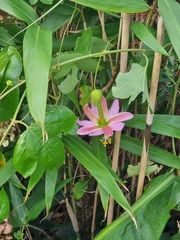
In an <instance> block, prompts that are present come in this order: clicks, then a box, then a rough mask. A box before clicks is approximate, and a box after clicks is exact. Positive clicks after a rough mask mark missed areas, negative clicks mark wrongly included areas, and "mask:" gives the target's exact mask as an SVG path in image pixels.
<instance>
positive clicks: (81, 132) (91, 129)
mask: <svg viewBox="0 0 180 240" xmlns="http://www.w3.org/2000/svg"><path fill="white" fill-rule="evenodd" d="M99 129H100V128H99V127H98V126H93V127H82V128H80V129H79V130H78V131H77V134H79V135H90V134H92V133H94V132H95V131H97V130H99Z"/></svg>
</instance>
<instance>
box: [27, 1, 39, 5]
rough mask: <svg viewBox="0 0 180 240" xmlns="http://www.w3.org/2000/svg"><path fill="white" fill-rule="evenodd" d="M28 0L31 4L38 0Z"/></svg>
mask: <svg viewBox="0 0 180 240" xmlns="http://www.w3.org/2000/svg"><path fill="white" fill-rule="evenodd" d="M29 2H30V4H31V5H34V4H36V3H37V2H38V0H29Z"/></svg>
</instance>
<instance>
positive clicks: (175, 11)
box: [158, 0, 180, 59]
mask: <svg viewBox="0 0 180 240" xmlns="http://www.w3.org/2000/svg"><path fill="white" fill-rule="evenodd" d="M158 7H159V10H160V14H161V15H162V18H163V21H164V24H165V27H166V30H167V32H168V35H169V38H170V40H171V43H172V44H173V47H174V49H175V51H176V53H177V55H178V58H179V59H180V48H179V39H180V31H179V29H180V15H179V12H180V4H179V3H178V2H177V1H175V0H159V1H158ZM172 26H173V27H172Z"/></svg>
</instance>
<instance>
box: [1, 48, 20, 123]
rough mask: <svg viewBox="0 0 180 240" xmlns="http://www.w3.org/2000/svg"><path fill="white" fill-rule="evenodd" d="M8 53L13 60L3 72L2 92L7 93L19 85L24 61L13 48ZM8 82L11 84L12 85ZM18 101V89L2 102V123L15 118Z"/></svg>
mask: <svg viewBox="0 0 180 240" xmlns="http://www.w3.org/2000/svg"><path fill="white" fill-rule="evenodd" d="M7 51H8V55H9V56H11V58H10V60H9V61H8V63H7V65H6V68H5V70H3V76H2V79H1V84H0V92H2V91H4V90H5V89H6V91H7V90H10V89H11V88H12V87H13V86H15V85H17V84H18V82H19V76H20V74H21V71H22V60H21V56H20V54H19V52H18V51H17V50H16V48H14V47H12V46H10V47H9V48H8V50H7ZM8 82H10V84H9V83H8ZM7 85H8V87H7ZM6 91H5V92H6ZM18 101H19V89H18V88H17V89H15V90H13V91H12V92H11V93H9V94H8V95H6V96H5V97H4V98H3V99H1V100H0V122H5V121H8V120H9V119H10V118H12V117H13V115H14V113H15V111H16V108H17V105H18Z"/></svg>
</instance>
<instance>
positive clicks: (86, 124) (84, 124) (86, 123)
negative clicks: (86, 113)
mask: <svg viewBox="0 0 180 240" xmlns="http://www.w3.org/2000/svg"><path fill="white" fill-rule="evenodd" d="M77 123H78V124H79V125H80V126H82V127H94V126H96V124H94V123H93V122H91V121H89V120H83V121H81V120H77Z"/></svg>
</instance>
